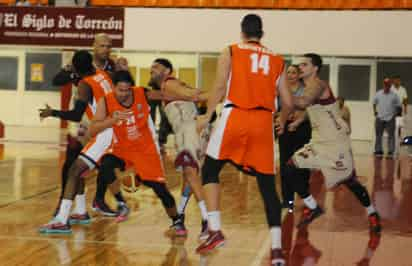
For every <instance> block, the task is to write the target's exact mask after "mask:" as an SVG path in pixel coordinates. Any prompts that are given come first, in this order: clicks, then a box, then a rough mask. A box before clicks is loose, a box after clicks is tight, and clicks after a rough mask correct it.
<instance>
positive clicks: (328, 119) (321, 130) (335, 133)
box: [306, 96, 350, 143]
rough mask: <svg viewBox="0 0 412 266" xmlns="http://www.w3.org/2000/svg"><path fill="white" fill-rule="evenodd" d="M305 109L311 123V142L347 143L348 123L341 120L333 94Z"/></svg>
mask: <svg viewBox="0 0 412 266" xmlns="http://www.w3.org/2000/svg"><path fill="white" fill-rule="evenodd" d="M306 111H307V112H308V115H309V119H310V123H311V125H312V141H311V142H314V143H326V142H333V143H337V142H339V143H340V142H341V143H347V141H349V134H350V130H349V127H348V124H347V123H346V122H345V120H343V118H342V116H341V114H340V110H339V106H338V103H337V102H336V101H335V99H334V97H333V96H331V97H330V98H329V99H325V100H319V101H318V102H316V103H315V104H313V105H312V106H309V107H308V108H307V109H306Z"/></svg>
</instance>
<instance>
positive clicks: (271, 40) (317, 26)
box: [125, 8, 412, 57]
mask: <svg viewBox="0 0 412 266" xmlns="http://www.w3.org/2000/svg"><path fill="white" fill-rule="evenodd" d="M249 12H254V13H258V14H260V15H261V16H262V17H263V19H264V30H265V32H266V37H265V39H264V42H265V43H266V45H268V46H269V47H271V48H273V49H274V50H275V51H277V52H279V53H282V54H302V53H305V52H308V51H315V52H317V53H319V54H323V55H342V56H343V55H348V56H403V57H405V56H412V49H410V43H412V36H411V35H410V34H407V33H408V32H409V28H410V25H411V23H412V12H411V11H290V10H287V11H286V10H285V11H282V10H251V11H249V10H223V9H156V8H127V9H126V23H125V48H127V49H133V50H149V51H153V50H161V51H198V52H216V51H220V50H221V49H222V48H223V47H224V46H225V45H228V44H230V43H232V42H236V41H238V39H239V31H240V20H241V18H242V17H243V16H244V15H245V14H247V13H249ZM395 40H396V41H395Z"/></svg>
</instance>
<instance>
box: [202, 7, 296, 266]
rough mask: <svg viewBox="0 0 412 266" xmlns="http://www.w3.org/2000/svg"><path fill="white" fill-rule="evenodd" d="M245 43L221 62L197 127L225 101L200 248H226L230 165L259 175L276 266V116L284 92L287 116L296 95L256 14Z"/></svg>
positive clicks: (212, 152)
mask: <svg viewBox="0 0 412 266" xmlns="http://www.w3.org/2000/svg"><path fill="white" fill-rule="evenodd" d="M241 30H242V32H241V36H242V42H241V43H237V44H233V45H231V46H229V47H227V48H225V49H224V50H223V52H222V54H221V56H220V58H219V60H218V68H217V76H216V82H215V85H214V87H213V90H212V92H211V94H210V96H209V99H208V104H207V105H208V111H207V113H206V114H205V115H203V116H200V117H198V129H199V130H201V129H202V128H204V127H205V126H206V125H207V123H208V121H209V120H210V118H211V116H212V114H213V111H214V110H215V108H216V105H217V104H218V103H219V102H220V101H221V100H222V99H223V98H224V103H223V104H224V107H223V110H222V113H221V117H220V119H219V120H218V121H217V125H216V127H215V129H214V131H213V132H212V135H211V137H210V141H209V145H208V147H207V151H206V159H205V162H204V164H203V168H202V179H203V185H204V187H203V188H204V195H205V199H206V202H207V209H208V224H209V237H208V239H207V240H206V241H205V242H203V243H202V244H201V245H200V246H199V247H198V248H197V252H198V253H206V252H208V251H210V250H213V249H214V248H216V247H219V246H221V245H223V244H224V242H225V237H224V235H223V233H222V232H221V218H220V206H219V201H220V200H219V197H220V195H219V193H220V184H219V173H220V171H221V170H222V168H223V166H224V164H225V163H226V162H230V163H232V164H234V165H235V166H237V167H238V168H239V169H240V170H242V171H245V172H247V173H248V174H251V175H253V176H255V177H256V179H257V183H258V186H259V190H260V193H261V195H262V198H263V202H264V206H265V213H266V218H267V223H268V226H269V230H270V236H271V241H272V242H271V264H272V265H284V263H285V260H284V258H283V253H282V248H281V226H280V225H281V204H280V201H279V198H278V195H277V193H276V190H275V169H274V165H275V160H274V134H273V128H274V125H273V112H274V111H275V99H276V96H277V94H278V93H279V94H280V97H281V100H282V106H283V110H284V114H283V115H282V117H281V124H282V125H284V123H285V121H286V116H287V115H289V112H290V111H291V110H292V96H291V94H290V92H289V90H288V89H287V87H286V86H285V65H284V60H283V58H282V57H281V56H279V55H277V54H276V53H274V52H272V51H271V50H270V49H269V48H267V47H265V46H263V44H261V42H260V40H261V38H262V37H263V25H262V20H261V18H260V17H259V16H257V15H254V14H251V15H247V16H245V17H244V18H243V20H242V23H241Z"/></svg>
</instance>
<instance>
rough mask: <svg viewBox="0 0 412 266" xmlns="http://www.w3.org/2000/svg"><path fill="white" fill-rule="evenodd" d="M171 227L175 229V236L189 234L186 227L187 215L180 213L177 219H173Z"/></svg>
mask: <svg viewBox="0 0 412 266" xmlns="http://www.w3.org/2000/svg"><path fill="white" fill-rule="evenodd" d="M170 229H171V230H172V231H173V233H174V235H175V236H179V237H185V236H187V229H186V227H185V215H184V214H180V215H179V216H178V218H177V219H176V220H175V221H173V224H172V225H171V226H170Z"/></svg>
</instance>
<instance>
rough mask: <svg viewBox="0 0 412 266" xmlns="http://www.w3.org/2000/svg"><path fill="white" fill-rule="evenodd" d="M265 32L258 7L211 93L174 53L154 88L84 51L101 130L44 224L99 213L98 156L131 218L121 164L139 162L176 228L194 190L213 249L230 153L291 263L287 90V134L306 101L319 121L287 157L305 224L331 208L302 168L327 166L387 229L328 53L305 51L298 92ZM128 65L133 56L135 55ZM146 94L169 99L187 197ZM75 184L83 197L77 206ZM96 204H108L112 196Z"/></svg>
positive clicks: (158, 63) (92, 109) (49, 228)
mask: <svg viewBox="0 0 412 266" xmlns="http://www.w3.org/2000/svg"><path fill="white" fill-rule="evenodd" d="M263 35H264V32H263V22H262V19H261V18H260V17H259V16H258V15H255V14H249V15H246V16H245V17H244V18H243V19H242V21H241V42H239V43H235V44H232V45H230V46H228V47H226V48H224V49H223V51H222V53H221V55H220V57H219V60H218V65H217V72H216V81H215V84H214V86H213V88H211V90H210V93H208V94H206V93H202V92H201V91H200V90H199V89H195V88H191V87H190V86H188V85H187V84H185V83H184V82H183V81H180V80H178V79H176V78H175V77H173V65H172V63H171V62H170V61H169V60H167V59H165V58H158V59H156V60H154V61H153V63H152V66H151V71H150V75H151V77H150V82H149V85H150V86H152V87H153V88H155V89H157V90H154V91H151V92H147V91H145V88H143V87H137V86H135V83H134V80H133V78H132V76H131V74H130V73H129V72H128V71H127V70H125V69H126V68H127V67H123V68H124V69H123V70H120V71H116V72H115V73H114V74H113V76H112V77H111V78H110V77H109V76H108V75H107V73H105V72H104V71H101V70H97V69H96V68H95V67H94V66H93V63H92V57H91V55H90V54H89V53H88V52H87V51H78V52H76V54H75V55H74V58H73V68H74V70H75V71H76V72H77V73H78V75H79V76H80V78H81V81H80V83H79V100H80V102H79V104H80V105H81V106H82V108H83V112H84V110H86V113H87V116H88V117H89V119H90V120H92V122H91V124H90V127H89V134H91V135H92V136H94V137H93V138H92V139H91V140H90V141H89V143H88V144H87V145H86V146H85V148H84V149H83V150H82V152H81V154H80V155H79V157H78V158H77V159H76V160H75V161H74V163H73V164H72V166H71V167H70V169H69V171H68V179H67V184H66V185H65V186H64V193H63V197H62V199H61V201H60V203H59V208H58V211H57V213H56V215H55V217H54V218H53V219H52V220H51V221H50V222H49V223H47V224H46V225H44V226H42V227H41V228H40V232H43V233H69V232H71V227H70V224H73V223H80V224H82V223H89V222H90V217H89V215H88V213H87V210H86V207H85V204H84V202H85V198H84V179H83V178H82V176H83V175H84V173H85V172H86V171H87V170H91V169H93V168H94V167H95V166H96V164H97V163H98V162H99V163H100V169H99V180H101V183H100V185H99V187H98V190H99V191H100V192H99V195H100V196H99V198H102V195H103V197H104V192H105V191H106V189H107V187H108V186H109V185H110V188H111V191H112V193H113V194H114V195H115V198H116V199H117V202H118V210H117V215H119V220H122V219H125V217H126V216H127V214H128V212H129V210H128V208H127V206H126V204H125V201H124V199H123V197H122V195H121V193H120V188H119V186H118V183H116V182H115V181H116V174H115V169H116V168H118V169H120V170H125V169H126V168H133V169H134V171H135V173H136V175H137V176H138V178H139V179H140V180H141V182H142V183H143V184H144V185H146V186H148V187H150V188H151V189H152V190H153V191H154V193H155V194H156V195H157V197H158V198H159V199H160V200H161V202H162V204H163V207H164V209H165V211H166V213H167V215H168V216H169V217H170V219H171V220H172V226H171V229H172V231H173V232H174V234H175V235H177V236H186V234H187V230H186V228H185V224H184V211H185V207H186V205H187V201H188V199H189V194H190V193H193V194H194V196H195V198H196V200H197V202H198V206H199V209H200V214H201V218H202V219H201V220H202V224H201V233H200V239H202V240H204V241H203V242H202V243H200V245H199V246H198V247H197V249H196V252H197V253H200V254H204V253H207V252H209V251H212V250H214V249H215V248H217V247H220V246H222V245H223V244H224V243H225V236H224V234H223V232H222V230H221V227H222V226H221V208H220V191H221V187H220V180H219V175H220V172H221V170H222V168H223V166H224V165H225V164H226V163H227V162H229V163H231V164H233V165H234V166H235V167H237V168H238V169H239V170H240V171H243V172H245V173H247V174H249V175H252V176H254V177H255V178H256V180H257V184H258V188H259V192H260V194H261V196H262V199H263V203H264V212H265V215H266V220H267V224H268V227H269V236H270V239H271V253H270V261H271V265H272V266H284V265H285V264H286V262H285V258H284V254H283V252H282V243H281V242H282V241H281V239H282V232H281V208H282V207H281V204H280V200H279V198H278V194H277V192H276V190H275V187H276V186H275V179H276V178H275V177H276V171H275V165H276V162H275V156H274V154H275V153H274V147H275V145H274V144H275V139H274V135H275V134H274V130H275V125H274V113H275V112H276V105H275V102H276V99H277V97H278V96H279V97H280V101H281V106H282V110H281V112H280V115H279V118H278V120H277V124H276V130H277V133H278V134H280V135H281V134H283V131H284V130H285V129H284V126H285V122H286V120H287V119H288V117H289V115H290V113H291V112H292V111H294V110H306V111H307V114H308V116H309V119H310V122H311V124H312V127H313V132H312V139H311V140H310V142H309V143H308V144H307V145H305V146H304V147H303V148H301V149H300V150H298V151H297V152H296V153H295V154H294V155H293V156H292V157H291V158H290V160H289V162H288V163H287V165H286V167H285V171H286V172H287V176H288V177H290V178H291V180H292V182H293V189H294V191H293V192H296V193H297V194H299V196H300V197H301V198H302V199H303V202H304V204H305V209H304V213H303V215H302V218H301V221H300V222H299V224H298V226H299V227H300V228H303V227H304V226H307V225H309V224H310V223H311V222H312V221H313V220H314V219H316V218H317V217H319V216H321V215H322V214H323V209H322V208H321V207H319V206H318V204H317V202H316V200H315V199H314V197H313V196H312V195H311V194H310V192H309V186H308V185H307V179H304V178H303V177H302V175H301V174H300V173H301V171H299V170H298V168H305V169H318V170H321V171H322V173H323V175H324V176H325V180H326V186H327V188H334V187H336V186H339V185H344V186H346V187H347V188H348V189H349V190H350V191H351V192H352V193H353V194H354V195H355V197H356V198H357V199H358V201H359V202H360V203H361V205H362V206H363V207H365V209H366V212H367V214H368V220H369V228H370V233H371V236H376V239H378V238H379V237H380V233H381V224H380V217H379V214H378V213H377V211H376V210H375V208H374V206H373V204H372V203H371V200H370V197H369V194H368V192H367V190H366V188H365V187H364V186H363V185H362V184H361V183H360V182H359V181H358V180H357V176H356V171H355V167H354V161H353V155H352V150H351V142H350V136H349V134H350V128H349V126H348V124H347V122H346V121H345V120H343V119H342V118H341V116H340V115H339V108H338V104H337V103H336V100H335V98H334V96H333V93H332V90H331V88H330V87H329V85H328V84H327V83H326V82H325V81H322V80H320V78H319V72H320V70H321V68H322V58H321V57H320V56H319V55H317V54H315V53H308V54H305V55H304V56H303V59H302V62H301V63H300V65H299V75H300V76H299V77H300V78H301V79H302V82H303V85H304V89H303V95H302V96H292V95H291V92H290V90H289V89H288V88H287V85H286V80H285V78H286V77H285V76H286V67H285V62H284V59H283V58H282V57H281V56H280V55H278V54H277V53H275V52H273V51H272V50H271V49H269V48H268V47H266V46H264V45H263V44H262V43H261V39H262V37H263ZM123 65H125V66H127V62H126V63H123ZM146 98H151V99H158V100H162V101H163V110H164V112H165V114H166V116H167V118H168V120H169V122H170V124H171V126H172V128H173V131H174V134H175V143H176V149H177V156H176V160H175V166H176V168H177V169H178V170H181V171H182V176H183V179H184V182H183V184H184V189H183V190H182V191H183V192H184V193H183V194H182V199H181V203H180V204H179V206H176V203H175V199H174V197H173V196H172V194H171V193H170V191H169V189H168V188H167V186H166V179H165V178H166V174H165V170H164V167H163V161H162V157H161V154H160V149H159V145H158V142H157V140H156V130H155V126H154V123H153V121H152V119H151V117H150V107H149V105H148V103H147V100H146ZM206 100H207V112H206V114H204V115H198V113H197V109H196V105H195V102H197V101H206ZM221 102H223V109H222V112H221V115H220V117H219V120H218V121H217V123H216V126H215V128H214V129H213V132H212V134H211V137H210V140H209V143H208V145H207V148H205V149H206V150H204V149H202V145H201V142H202V137H201V136H202V134H203V133H204V130H205V128H207V127H209V126H210V120H211V119H212V116H213V114H214V112H215V110H216V108H217V105H218V104H219V103H221ZM296 113H298V114H302V115H303V114H304V112H296ZM109 147H110V149H108V148H109ZM199 175H201V177H199ZM202 185H203V186H202ZM76 194H77V195H78V196H76V203H78V204H76V208H75V209H74V210H73V213H72V214H71V215H70V211H71V207H72V202H73V200H74V198H75V195H76ZM78 199H79V200H78ZM94 205H95V207H96V208H99V206H103V205H104V202H103V201H102V202H97V203H95V204H94ZM103 207H104V206H103ZM100 208H102V207H100ZM376 241H378V240H376Z"/></svg>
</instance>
